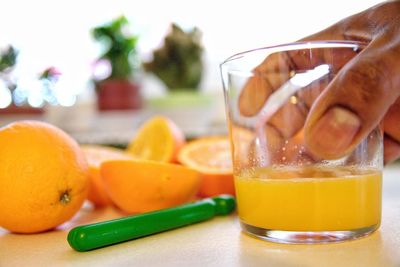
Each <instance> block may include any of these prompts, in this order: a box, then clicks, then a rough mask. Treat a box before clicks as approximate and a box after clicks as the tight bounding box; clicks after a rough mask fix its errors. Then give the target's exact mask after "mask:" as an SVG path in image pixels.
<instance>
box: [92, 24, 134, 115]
mask: <svg viewBox="0 0 400 267" xmlns="http://www.w3.org/2000/svg"><path fill="white" fill-rule="evenodd" d="M128 26H129V22H128V20H127V19H126V18H125V17H124V16H120V17H118V18H116V19H114V20H112V21H110V22H108V23H105V24H103V25H100V26H98V27H95V28H94V29H93V30H92V35H93V37H94V39H95V40H97V41H99V42H100V43H101V44H102V45H103V48H104V52H103V53H102V54H101V56H100V57H99V60H98V62H97V63H98V64H97V66H103V67H104V66H107V67H108V72H107V73H106V75H103V76H102V77H94V82H95V88H96V92H97V98H98V99H97V100H98V102H97V103H98V108H99V109H100V110H115V109H117V110H126V109H138V108H141V107H142V97H141V94H140V86H139V84H138V82H137V81H136V80H135V78H136V77H134V74H135V71H136V70H137V68H138V66H139V64H138V55H137V51H136V44H137V41H138V37H137V36H135V35H132V34H128V33H127V28H128Z"/></svg>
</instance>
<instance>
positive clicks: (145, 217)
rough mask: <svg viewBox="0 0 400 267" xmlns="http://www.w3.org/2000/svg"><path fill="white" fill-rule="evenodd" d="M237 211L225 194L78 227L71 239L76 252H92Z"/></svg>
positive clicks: (233, 203)
mask: <svg viewBox="0 0 400 267" xmlns="http://www.w3.org/2000/svg"><path fill="white" fill-rule="evenodd" d="M234 209H235V200H234V198H233V197H232V196H229V195H221V196H217V197H214V198H206V199H203V200H200V201H197V202H193V203H189V204H185V205H181V206H177V207H173V208H169V209H163V210H158V211H153V212H148V213H143V214H139V215H133V216H128V217H123V218H119V219H114V220H110V221H105V222H99V223H94V224H88V225H82V226H78V227H75V228H73V229H72V230H71V231H70V232H69V233H68V238H67V239H68V243H69V244H70V246H71V247H72V248H73V249H75V250H77V251H88V250H92V249H96V248H100V247H104V246H109V245H112V244H116V243H120V242H124V241H128V240H132V239H135V238H139V237H143V236H147V235H151V234H155V233H159V232H163V231H167V230H171V229H174V228H178V227H181V226H185V225H189V224H193V223H197V222H201V221H204V220H207V219H210V218H212V217H214V216H215V215H226V214H229V213H230V212H232V211H233V210H234Z"/></svg>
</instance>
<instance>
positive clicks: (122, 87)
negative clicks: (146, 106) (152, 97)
mask: <svg viewBox="0 0 400 267" xmlns="http://www.w3.org/2000/svg"><path fill="white" fill-rule="evenodd" d="M97 104H98V109H99V110H101V111H105V110H133V109H140V108H141V107H142V105H143V100H142V96H141V94H140V86H139V85H138V84H136V83H132V82H130V81H127V80H105V81H102V82H100V83H99V84H98V85H97Z"/></svg>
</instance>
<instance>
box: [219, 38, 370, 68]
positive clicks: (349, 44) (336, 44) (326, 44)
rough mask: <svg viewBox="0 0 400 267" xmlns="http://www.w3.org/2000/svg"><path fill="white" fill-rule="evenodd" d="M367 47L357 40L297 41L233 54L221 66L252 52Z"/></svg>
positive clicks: (365, 43) (364, 43)
mask: <svg viewBox="0 0 400 267" xmlns="http://www.w3.org/2000/svg"><path fill="white" fill-rule="evenodd" d="M367 45H368V43H367V42H363V41H356V40H315V41H314V40H312V41H296V42H291V43H283V44H278V45H272V46H264V47H258V48H254V49H249V50H245V51H242V52H239V53H236V54H233V55H232V56H229V57H228V58H227V59H225V60H224V61H223V62H222V63H221V64H220V67H222V66H224V65H226V64H227V63H229V62H232V61H234V60H237V59H240V58H242V57H244V56H245V55H247V54H250V53H252V52H257V51H264V50H265V51H266V50H271V51H274V52H283V51H291V50H297V49H305V48H307V49H310V48H355V47H361V48H365V47H366V46H367Z"/></svg>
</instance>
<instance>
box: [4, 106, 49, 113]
mask: <svg viewBox="0 0 400 267" xmlns="http://www.w3.org/2000/svg"><path fill="white" fill-rule="evenodd" d="M43 113H44V109H43V108H34V107H31V106H28V105H26V106H16V105H15V104H11V105H9V106H8V107H6V108H0V114H35V115H36V114H37V115H41V114H43Z"/></svg>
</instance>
